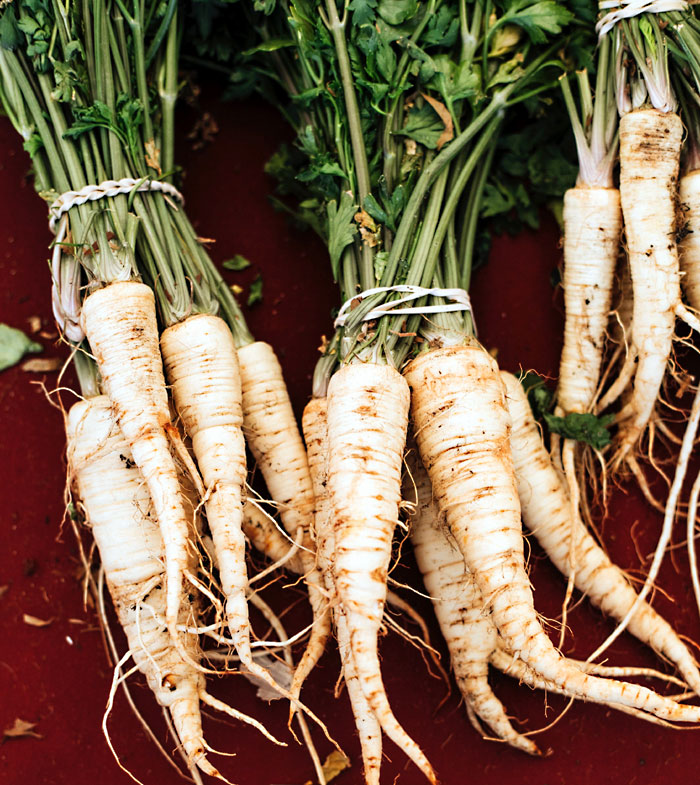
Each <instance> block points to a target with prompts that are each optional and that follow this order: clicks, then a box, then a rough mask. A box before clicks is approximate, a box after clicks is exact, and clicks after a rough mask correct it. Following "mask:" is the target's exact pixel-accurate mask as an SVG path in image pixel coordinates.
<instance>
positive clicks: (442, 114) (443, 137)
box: [421, 93, 455, 150]
mask: <svg viewBox="0 0 700 785" xmlns="http://www.w3.org/2000/svg"><path fill="white" fill-rule="evenodd" d="M421 95H422V96H423V98H425V100H426V101H427V102H428V103H429V104H430V105H431V106H432V107H433V109H434V110H435V112H436V114H437V116H438V117H439V118H440V119H441V120H442V124H443V125H444V126H445V130H444V131H443V132H442V133H441V134H440V136H439V138H438V140H437V143H436V145H435V146H436V147H437V149H438V150H440V149H441V148H442V146H443V145H445V144H447V142H450V141H451V140H452V139H454V138H455V127H454V124H453V122H452V115H451V114H450V110H449V109H448V108H447V107H446V106H445V104H443V103H442V102H441V101H438V100H437V99H436V98H432V97H431V96H429V95H427V94H426V93H421Z"/></svg>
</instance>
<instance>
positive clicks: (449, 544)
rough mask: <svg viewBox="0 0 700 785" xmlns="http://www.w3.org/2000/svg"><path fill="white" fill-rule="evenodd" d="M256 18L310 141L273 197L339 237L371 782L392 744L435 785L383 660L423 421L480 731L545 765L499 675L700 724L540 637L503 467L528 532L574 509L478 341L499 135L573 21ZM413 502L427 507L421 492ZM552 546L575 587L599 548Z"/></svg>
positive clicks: (442, 16) (514, 9)
mask: <svg viewBox="0 0 700 785" xmlns="http://www.w3.org/2000/svg"><path fill="white" fill-rule="evenodd" d="M257 5H258V9H259V11H261V12H262V13H259V14H258V15H257V16H253V23H254V24H255V25H256V27H257V29H258V31H259V39H260V40H259V43H258V45H257V47H253V48H251V49H249V50H248V53H249V56H250V53H252V55H253V56H254V57H255V58H261V59H257V62H262V63H263V65H259V66H258V70H259V73H262V74H264V75H267V76H269V74H270V73H272V74H274V75H275V76H274V78H275V79H276V80H277V81H278V83H279V85H281V87H282V88H283V89H284V90H285V91H286V93H287V96H288V99H289V105H288V107H287V108H286V114H287V116H288V117H289V118H290V119H291V120H292V122H293V124H294V127H295V130H296V135H297V136H296V150H293V151H287V152H286V153H282V154H281V155H280V156H278V157H276V158H275V159H274V160H273V162H272V163H271V167H270V169H271V170H272V171H274V173H275V174H276V175H278V177H279V178H280V191H281V193H282V194H283V195H286V196H287V197H291V198H292V202H293V201H294V198H296V204H294V203H293V204H292V206H291V207H289V205H288V207H289V209H292V210H293V211H294V212H295V213H296V215H297V217H298V218H300V219H302V220H304V221H305V222H307V223H308V224H310V225H311V226H312V227H314V228H315V229H316V230H317V231H318V232H319V233H320V234H321V236H322V237H323V238H324V240H325V241H326V243H327V246H328V250H329V256H330V261H331V266H332V269H333V273H334V276H335V277H336V279H337V280H338V282H339V284H340V289H341V302H342V303H343V305H342V307H341V308H340V311H339V312H338V316H337V319H336V328H337V329H336V333H335V335H334V336H333V338H332V340H331V341H329V342H328V345H327V346H326V349H325V352H324V355H323V357H322V358H321V360H320V361H319V363H318V366H317V370H316V374H315V378H314V389H313V395H314V399H313V400H312V401H311V403H310V404H309V405H308V406H307V409H306V411H305V414H304V434H305V438H306V442H307V449H308V453H309V465H310V467H311V472H312V476H313V477H314V486H315V489H316V518H315V524H316V535H317V540H318V543H319V559H320V562H321V567H322V570H323V572H324V575H325V581H326V586H327V589H328V591H329V592H331V593H332V594H333V595H334V597H335V600H334V618H335V627H336V634H337V637H338V641H339V647H340V652H341V658H342V660H343V669H344V674H345V678H346V683H347V684H348V692H349V694H350V696H351V700H352V704H353V710H354V712H355V717H356V723H357V727H358V732H359V735H360V740H361V743H362V748H363V757H364V763H365V777H366V781H367V782H378V781H379V766H380V761H381V733H382V731H383V732H385V733H386V734H387V735H388V736H389V737H390V738H391V739H392V740H393V741H394V742H395V743H396V744H398V745H399V746H400V747H401V749H403V750H404V752H405V753H406V754H407V755H408V756H409V757H410V758H411V759H412V760H413V761H414V762H415V763H416V765H417V766H419V767H420V768H421V770H422V771H423V772H424V773H425V775H426V777H427V778H428V779H430V780H431V781H434V780H435V774H434V772H433V769H432V767H431V766H430V764H429V763H428V761H427V760H426V758H425V756H424V755H423V753H422V752H421V750H420V747H419V746H418V744H417V743H416V742H415V741H414V740H413V739H411V738H410V737H409V736H408V734H406V732H405V731H404V730H403V728H402V727H401V725H400V723H399V721H398V719H397V718H396V717H395V716H394V715H393V713H392V711H391V708H390V706H389V703H388V700H387V697H386V693H385V691H384V687H383V685H382V680H381V673H380V665H379V658H378V652H377V636H378V633H379V630H380V629H381V627H382V624H383V611H384V603H385V599H386V591H387V574H388V570H389V568H390V562H391V542H392V535H393V532H394V529H395V527H396V525H397V523H398V520H399V515H400V507H401V489H400V475H401V464H402V460H403V454H404V449H405V443H406V433H407V430H408V425H409V409H410V412H411V420H412V427H413V431H414V435H415V440H416V445H417V455H418V456H419V458H418V457H416V458H415V460H414V468H413V478H412V482H413V483H415V485H416V486H417V488H418V490H419V495H418V502H419V510H420V514H419V516H418V517H417V519H416V521H415V522H414V523H413V524H412V526H413V531H414V536H415V538H416V541H417V544H416V548H417V555H418V559H419V563H420V564H421V567H422V569H423V571H424V573H425V579H426V583H427V584H428V586H429V591H430V594H431V596H433V597H435V598H436V599H437V600H438V613H439V615H440V618H441V621H442V623H443V629H444V631H445V633H446V637H447V638H448V641H449V644H450V648H451V651H452V655H453V663H452V664H453V667H454V669H455V671H456V672H457V674H458V678H459V679H460V683H461V684H460V686H461V687H462V688H463V690H464V692H465V694H466V696H467V700H468V705H469V710H470V712H471V713H472V716H474V717H476V716H479V717H480V718H481V719H482V720H484V721H485V722H486V723H487V724H489V725H491V726H492V728H493V729H494V730H495V731H496V732H497V733H498V735H500V736H501V737H502V738H504V739H508V740H509V741H511V742H512V743H513V744H515V745H516V746H519V747H521V748H523V749H526V750H527V751H529V752H536V751H537V748H536V747H535V745H534V744H533V743H532V742H531V741H530V740H528V739H527V738H525V737H523V736H521V735H520V734H518V733H517V732H516V731H515V730H514V729H513V728H512V726H511V725H510V723H509V721H508V719H507V716H506V714H505V711H504V710H503V707H502V706H501V705H500V704H499V703H498V701H497V700H496V699H495V697H494V696H493V695H492V694H490V692H489V690H488V686H487V684H486V679H485V676H486V670H487V667H488V662H489V660H491V661H493V662H495V663H496V664H498V665H499V666H500V667H503V668H510V669H513V668H514V669H515V670H516V671H517V672H519V675H521V676H522V678H524V679H525V680H528V681H529V682H530V683H531V684H534V685H536V686H539V687H543V688H545V689H551V690H555V691H560V692H562V693H564V694H566V695H569V696H572V697H577V698H581V699H587V700H594V701H598V702H602V703H607V704H609V705H612V706H615V707H616V708H620V709H621V710H624V711H630V712H632V713H635V714H637V715H639V716H642V717H645V718H648V719H651V720H652V721H654V720H655V719H656V718H663V719H664V720H678V721H691V722H692V721H697V719H698V716H700V715H699V712H698V709H697V708H695V707H688V706H682V705H679V704H677V703H675V702H674V701H671V700H668V699H665V698H662V697H660V696H659V695H657V694H656V693H654V692H653V691H650V690H646V689H643V688H636V687H635V688H632V687H631V686H630V685H628V684H625V683H623V682H618V681H614V680H610V679H601V678H598V677H595V676H591V675H590V674H588V673H587V672H586V671H587V670H590V669H589V668H587V667H584V666H581V664H580V663H574V662H572V661H568V660H566V659H565V658H563V657H562V656H561V655H560V654H559V652H558V651H557V650H556V649H555V648H554V646H553V645H552V643H551V642H550V640H549V638H548V637H547V635H546V633H545V632H544V631H543V629H542V626H541V624H540V621H539V619H538V617H537V614H536V612H535V610H534V606H533V600H532V594H531V591H530V586H529V581H528V578H527V573H526V571H525V565H524V559H523V539H522V532H521V523H520V502H519V499H518V493H517V490H516V477H515V475H514V471H513V456H512V454H511V450H512V451H513V453H514V457H515V459H516V462H517V471H518V474H519V477H518V484H519V487H520V492H521V494H522V495H523V496H525V497H526V498H529V500H530V502H531V504H530V512H531V513H532V515H531V525H533V526H537V527H540V525H543V526H545V527H547V526H548V525H549V523H550V521H549V520H548V513H550V512H551V507H552V506H554V505H556V503H557V502H561V501H562V499H563V497H565V493H566V492H565V490H564V488H563V486H562V483H561V479H560V477H559V476H558V475H557V473H556V471H555V470H554V469H553V467H551V464H550V463H549V459H548V457H547V455H546V451H545V449H544V447H543V445H542V443H541V441H539V435H538V434H537V431H536V426H535V424H534V422H533V421H532V418H531V417H530V418H529V420H528V418H527V415H529V409H528V407H527V404H526V403H525V397H524V393H523V392H522V390H521V389H520V387H519V385H518V384H517V383H515V381H514V380H512V379H511V378H509V377H505V378H504V377H502V376H501V375H499V371H498V367H497V365H496V363H495V361H494V359H493V358H492V357H491V356H490V355H489V354H488V353H487V352H486V351H485V350H484V349H483V347H482V346H481V345H480V344H479V342H478V341H477V339H476V335H475V330H474V319H473V315H472V311H471V306H470V305H469V301H468V295H467V290H468V288H469V281H470V273H471V267H472V260H473V253H474V237H475V231H476V227H477V222H478V219H479V210H480V198H481V195H482V193H483V189H484V184H485V181H486V178H487V176H488V172H489V167H490V165H491V160H492V156H493V153H494V150H495V141H496V137H497V133H498V129H499V126H500V125H501V123H502V120H503V115H504V113H505V112H506V111H507V110H508V108H509V107H510V106H512V105H514V104H516V103H518V102H520V101H524V100H529V101H532V100H534V97H535V96H536V95H537V94H538V92H540V91H543V90H545V89H546V88H547V87H549V86H550V83H551V80H552V79H553V78H556V75H557V74H556V73H555V75H554V76H552V70H550V68H549V66H551V65H552V59H553V51H554V50H553V49H552V48H548V43H547V34H556V33H558V32H559V30H560V27H561V25H562V24H564V23H565V22H567V21H568V20H569V18H570V15H569V14H568V12H567V11H566V10H565V9H564V8H562V7H560V6H557V5H556V4H555V3H549V2H547V3H537V4H532V5H530V4H528V3H525V2H518V3H504V4H502V5H501V4H498V5H497V4H486V5H484V4H482V3H479V2H477V3H473V4H470V3H466V2H462V3H460V4H459V5H458V6H451V5H450V4H447V3H439V2H431V3H426V4H424V5H418V4H412V3H398V4H395V3H379V4H376V5H375V4H373V3H372V4H364V3H363V4H356V3H350V4H345V5H344V6H343V7H342V8H339V7H338V6H337V5H336V3H334V2H332V0H329V2H325V3H324V2H308V1H307V2H292V3H289V4H286V3H266V4H264V6H263V5H262V4H257ZM506 32H507V36H506ZM241 73H242V71H241V69H240V68H239V69H237V71H236V75H237V76H238V77H240V75H241ZM266 90H267V87H266ZM519 402H520V403H519ZM519 405H520V406H521V408H518V406H519ZM522 407H524V408H522ZM509 408H510V409H511V411H510V412H509ZM511 422H513V425H511ZM511 429H512V432H511ZM533 433H534V441H533ZM543 454H544V458H543ZM423 467H424V468H423ZM424 471H427V475H428V477H427V478H424V477H421V474H422V473H423V472H424ZM431 486H432V487H431ZM537 487H540V488H544V489H545V491H546V493H544V494H543V495H540V494H539V493H537V492H536V491H535V490H534V488H537ZM408 489H409V490H408V493H407V500H408V501H415V497H416V495H415V493H412V492H411V481H410V482H409V484H408ZM533 497H535V498H534V500H533ZM433 499H434V506H433V505H432V504H431V502H432V500H433ZM538 503H542V504H543V506H542V507H540V508H539V509H536V505H537V504H538ZM547 504H549V507H550V509H548V508H547ZM565 509H566V511H567V512H568V509H569V508H568V504H566V505H565ZM539 515H542V516H543V520H540V519H539ZM533 519H535V520H533ZM438 520H444V521H445V522H446V526H447V527H449V533H450V534H449V540H447V539H445V533H443V531H442V530H441V525H440V524H439V523H438ZM548 531H549V548H548V550H549V549H550V548H551V550H552V557H553V558H554V560H555V562H556V563H557V564H558V565H559V566H560V568H561V569H563V570H564V571H566V570H567V568H568V567H569V563H570V560H571V550H572V548H573V545H577V546H581V545H582V542H581V541H580V538H581V537H582V536H583V535H585V530H584V531H583V532H581V531H580V530H576V531H575V532H574V538H573V540H572V539H568V535H569V534H570V528H569V518H568V515H565V516H564V519H563V520H559V521H552V522H551V526H550V527H549V530H548ZM562 536H563V538H564V541H565V545H563V546H562ZM542 538H543V540H545V541H546V540H547V536H546V532H544V533H543V535H542ZM583 544H585V545H586V547H587V548H588V549H589V550H591V549H593V548H595V549H597V550H595V553H593V554H592V555H593V557H594V558H595V560H596V565H597V566H598V567H599V568H600V569H599V570H598V576H597V578H596V580H597V581H598V582H597V583H596V582H595V581H592V582H591V585H592V586H593V584H594V583H595V592H594V593H597V595H598V596H599V597H600V596H602V597H603V598H604V597H605V594H606V590H605V586H607V581H608V579H609V577H610V575H612V577H613V580H615V581H616V582H617V584H618V585H621V586H623V587H624V589H625V590H629V591H631V593H632V595H633V596H634V591H633V590H632V589H631V587H630V586H629V584H628V583H627V581H626V580H625V578H624V576H623V575H622V573H620V572H619V571H617V572H616V571H615V568H613V566H612V565H611V564H610V563H609V561H608V560H607V559H606V558H605V555H604V553H603V552H602V550H601V549H600V548H598V546H597V545H596V544H595V541H594V540H592V538H589V539H588V540H587V541H586V542H585V543H583ZM545 547H547V546H545ZM608 568H609V569H608ZM604 570H605V571H606V572H605V577H604V580H603V584H604V585H605V586H603V585H602V584H601V583H600V578H601V577H602V574H603V571H604ZM588 577H589V578H591V575H590V574H589V575H588ZM644 612H645V613H646V612H648V613H649V614H651V615H652V616H653V612H652V611H651V610H650V609H648V608H645V609H644ZM670 634H671V635H673V633H672V631H671V633H670ZM675 641H677V643H678V644H679V645H680V648H681V649H682V652H684V654H681V655H678V654H676V659H678V660H682V661H683V664H684V665H686V666H687V672H688V674H689V678H690V677H692V678H693V679H695V680H696V681H697V676H698V674H697V669H696V667H695V665H694V663H693V661H692V657H690V655H689V654H688V652H687V650H685V647H684V646H683V644H681V643H680V641H678V639H677V637H676V638H675ZM594 670H595V669H594ZM602 672H603V673H604V675H611V674H610V672H609V671H605V669H602ZM618 673H619V672H618ZM475 722H477V720H476V719H475Z"/></svg>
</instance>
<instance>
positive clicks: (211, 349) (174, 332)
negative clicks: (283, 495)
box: [161, 314, 252, 665]
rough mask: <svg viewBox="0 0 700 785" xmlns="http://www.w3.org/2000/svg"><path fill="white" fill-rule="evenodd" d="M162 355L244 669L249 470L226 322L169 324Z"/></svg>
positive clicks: (196, 319) (207, 318) (247, 655)
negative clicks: (245, 508)
mask: <svg viewBox="0 0 700 785" xmlns="http://www.w3.org/2000/svg"><path fill="white" fill-rule="evenodd" d="M161 350H162V355H163V362H164V365H165V372H166V376H167V378H168V383H169V384H170V387H171V390H172V395H173V399H174V401H175V408H176V409H177V412H178V414H179V415H180V417H181V418H182V422H183V424H184V427H185V431H186V433H187V434H188V435H189V437H190V438H191V440H192V449H193V451H194V454H195V457H196V459H197V465H198V467H199V471H200V473H201V475H202V480H203V482H204V486H205V490H206V497H205V499H206V502H205V507H206V512H207V520H208V522H209V528H210V530H211V533H212V539H213V540H214V549H215V551H216V560H217V564H218V566H219V574H220V579H221V586H222V589H223V592H224V595H225V596H226V617H227V622H228V626H229V629H230V631H231V635H232V637H233V640H234V644H235V646H236V649H237V651H238V653H239V655H240V656H241V659H242V660H243V661H244V662H245V663H246V665H247V664H249V663H250V662H251V661H252V654H251V651H250V625H249V621H248V604H247V601H246V591H247V589H248V575H247V569H246V562H245V537H244V536H243V531H242V516H243V502H242V496H243V484H244V482H245V477H246V465H245V442H244V440H243V432H242V425H243V414H242V411H241V381H240V372H239V369H238V359H237V357H236V347H235V344H234V342H233V336H232V335H231V331H230V330H229V328H228V326H227V325H226V322H224V321H223V319H220V318H219V317H218V316H212V315H210V314H198V315H196V316H190V317H189V318H187V319H185V320H184V321H182V322H178V323H177V324H174V325H172V326H171V327H168V328H167V329H166V330H165V331H164V332H163V334H162V336H161Z"/></svg>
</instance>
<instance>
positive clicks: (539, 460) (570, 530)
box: [501, 372, 700, 692]
mask: <svg viewBox="0 0 700 785" xmlns="http://www.w3.org/2000/svg"><path fill="white" fill-rule="evenodd" d="M501 378H502V379H503V381H504V383H505V386H506V391H507V392H506V395H507V402H508V411H509V412H510V416H511V419H512V423H513V431H512V435H511V447H512V454H513V466H514V469H515V477H516V480H517V484H518V494H519V496H520V503H521V505H522V515H523V521H524V523H525V525H526V526H527V528H528V529H530V531H531V532H532V533H533V534H534V535H535V537H536V538H537V540H538V542H539V543H540V545H541V546H542V547H543V548H544V550H545V551H546V553H547V555H548V556H549V558H550V559H551V560H552V562H553V563H554V565H555V566H556V568H557V569H558V570H559V571H560V572H561V573H562V574H563V575H565V576H566V577H568V576H569V573H570V572H571V563H572V560H571V550H572V545H573V553H574V560H573V561H574V565H575V570H576V572H575V583H576V588H577V589H579V591H581V592H583V593H584V594H585V595H586V596H587V597H588V599H589V600H590V601H591V602H592V603H593V604H594V605H596V606H597V607H599V608H600V609H601V610H602V611H603V613H605V614H606V615H607V616H610V617H611V618H613V619H616V620H618V621H620V620H621V619H623V618H624V616H625V614H626V613H627V612H628V611H629V609H630V608H631V607H632V605H633V604H634V601H635V600H636V598H637V593H636V591H635V590H634V589H633V587H632V586H631V584H630V583H629V581H628V580H627V577H626V576H625V574H624V572H623V571H622V570H621V569H620V568H619V567H617V565H615V564H613V563H612V562H611V561H610V559H609V557H608V555H607V554H606V553H605V551H604V550H603V549H602V548H601V547H600V545H598V543H597V542H596V541H595V539H594V537H593V536H592V535H591V534H590V533H589V532H588V531H587V529H586V527H585V526H584V525H583V524H582V523H581V521H580V519H578V518H577V519H576V520H572V516H571V505H570V501H569V496H568V494H567V492H566V489H565V488H564V486H563V484H562V482H561V479H560V477H559V474H558V472H557V471H556V469H555V468H554V466H553V465H552V462H551V460H550V457H549V453H548V451H547V449H546V448H545V446H544V443H543V441H542V436H541V433H540V429H539V427H538V425H537V423H536V422H535V419H534V417H533V415H532V410H531V409H530V404H529V403H528V400H527V396H526V394H525V390H524V389H523V387H522V385H521V384H520V382H518V380H517V379H516V378H515V377H514V376H512V375H511V374H509V373H505V372H502V373H501ZM628 630H629V631H630V632H631V633H632V635H635V636H636V637H637V638H639V640H641V641H642V642H643V643H645V644H647V645H648V646H650V647H651V648H652V649H654V651H656V652H657V653H658V654H659V655H660V656H662V657H664V658H666V659H668V660H670V661H671V662H673V663H674V664H675V665H676V667H677V668H678V671H679V672H680V674H681V675H682V676H683V678H684V679H685V680H686V682H687V683H688V685H689V686H690V687H691V688H692V689H693V690H695V691H696V692H698V691H699V690H700V673H699V672H698V668H697V665H696V663H695V660H694V659H693V657H692V655H691V654H690V652H689V651H688V648H687V647H686V646H685V644H684V643H683V642H682V641H681V639H680V638H679V637H678V635H677V634H676V632H675V631H674V630H673V628H672V627H671V625H670V624H669V623H668V622H667V621H666V620H665V619H663V618H662V617H661V616H660V615H659V614H658V613H657V612H656V611H655V610H654V609H653V608H652V607H651V605H649V604H648V603H643V604H642V606H641V607H640V608H639V610H638V611H637V613H636V614H635V615H634V616H633V617H632V619H631V621H630V623H629V626H628Z"/></svg>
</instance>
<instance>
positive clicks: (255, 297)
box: [248, 275, 263, 306]
mask: <svg viewBox="0 0 700 785" xmlns="http://www.w3.org/2000/svg"><path fill="white" fill-rule="evenodd" d="M262 298H263V279H262V275H259V276H258V277H257V278H256V279H255V280H254V281H253V283H252V284H251V285H250V291H249V292H248V306H251V305H255V303H260V302H262Z"/></svg>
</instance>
